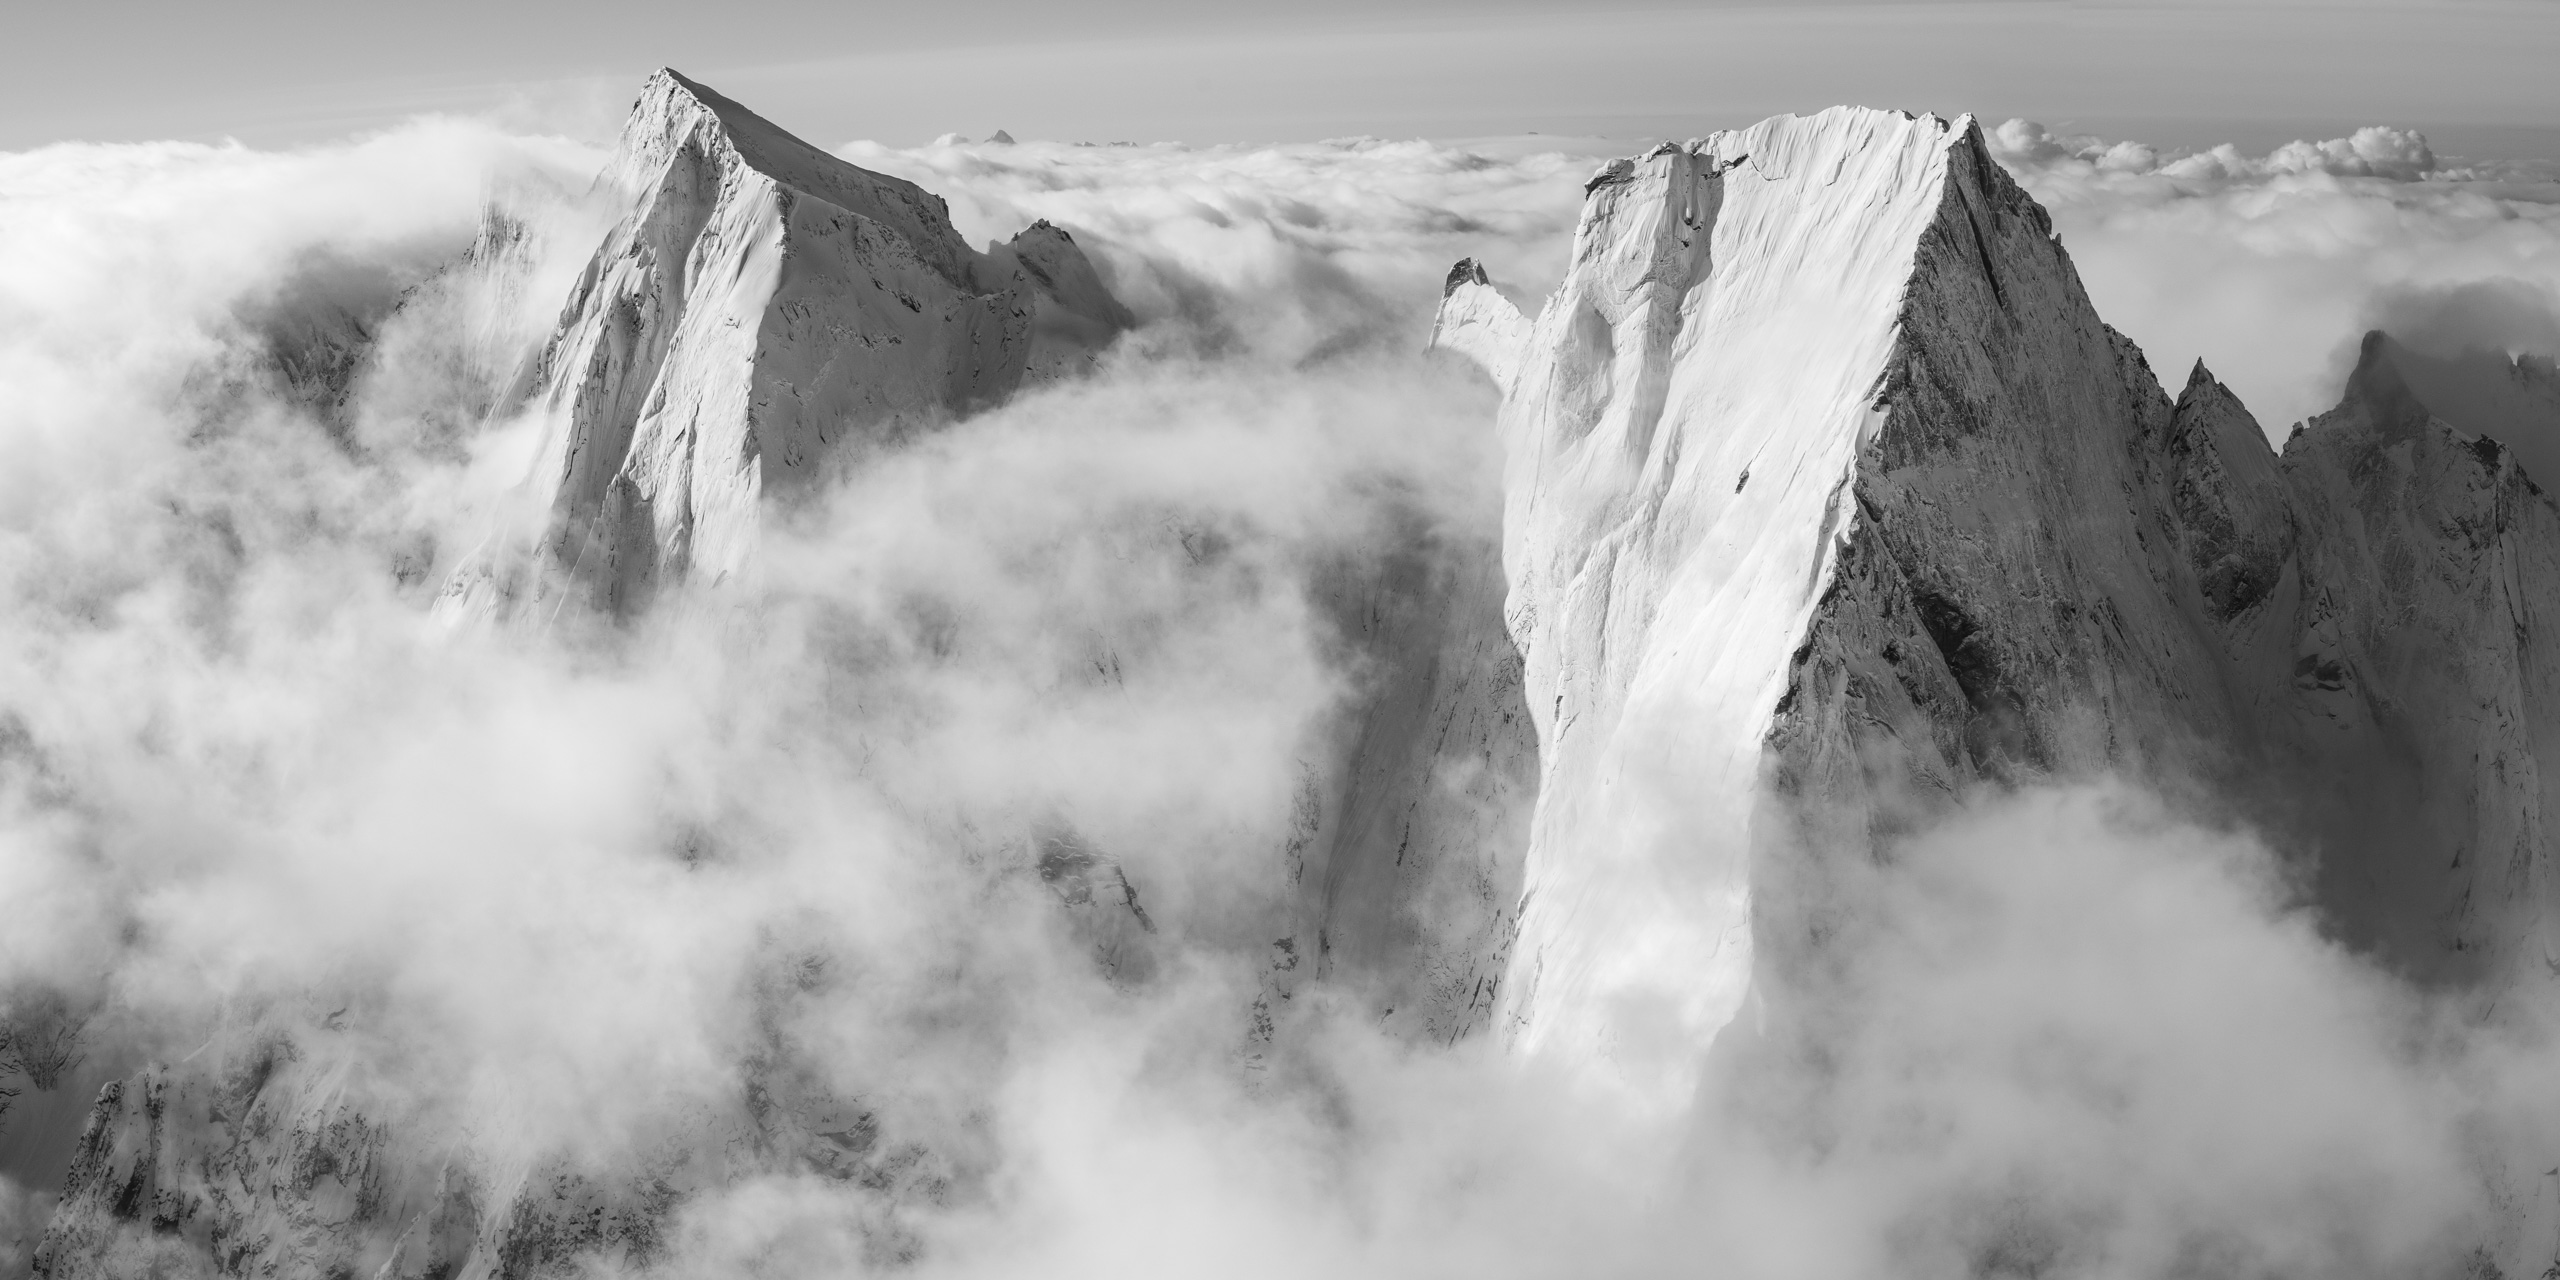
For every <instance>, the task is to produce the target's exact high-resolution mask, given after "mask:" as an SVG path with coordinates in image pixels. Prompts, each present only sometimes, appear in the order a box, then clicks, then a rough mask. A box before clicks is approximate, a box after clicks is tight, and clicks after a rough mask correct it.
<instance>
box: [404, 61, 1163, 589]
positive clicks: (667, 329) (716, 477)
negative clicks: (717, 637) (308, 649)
mask: <svg viewBox="0 0 2560 1280" xmlns="http://www.w3.org/2000/svg"><path fill="white" fill-rule="evenodd" d="M601 181H603V182H604V183H606V184H607V185H609V186H610V187H611V188H612V189H613V190H615V191H617V192H620V193H623V194H624V195H625V196H626V197H627V198H628V199H629V201H630V206H629V212H628V213H627V214H625V215H624V217H623V218H622V220H621V221H620V222H619V223H618V224H617V225H616V226H615V227H614V228H613V230H612V231H611V233H610V234H609V235H607V236H606V238H605V241H604V243H603V244H602V245H601V246H600V247H599V248H598V249H597V250H596V252H595V256H594V258H593V260H592V261H591V262H590V263H589V264H588V267H587V270H586V272H585V273H584V274H583V275H582V276H581V277H580V278H579V280H578V282H577V286H576V288H575V289H574V290H573V292H572V293H571V295H570V297H569V299H568V302H567V305H566V306H565V308H564V309H563V311H562V314H561V320H560V326H559V328H558V330H557V331H556V332H555V333H554V334H553V336H552V338H551V340H550V342H549V344H548V346H547V348H546V349H545V350H544V352H543V354H542V356H541V359H540V363H539V365H538V366H537V368H536V369H535V371H534V375H533V382H534V385H533V387H532V388H531V389H530V390H531V394H532V396H533V399H534V404H535V405H536V406H537V407H538V408H539V409H540V410H541V411H542V412H543V413H544V414H545V415H546V418H547V428H548V430H547V435H546V437H545V442H544V444H543V446H542V448H541V451H540V452H539V454H538V456H537V460H536V462H535V463H534V466H533V471H532V473H531V475H530V476H529V477H528V480H527V484H528V486H529V488H530V490H531V496H532V499H533V501H534V502H535V503H536V505H539V506H541V507H544V508H546V509H547V511H548V522H547V525H546V526H545V527H546V528H547V534H546V541H547V544H548V546H547V549H548V551H549V553H550V555H551V556H552V557H553V558H554V559H556V560H557V561H558V563H559V564H560V565H562V566H564V567H565V568H566V569H567V570H568V571H569V573H570V574H571V575H572V576H573V578H574V579H575V580H576V581H577V582H579V583H580V584H581V585H582V586H583V587H584V588H585V589H586V590H587V591H588V592H589V593H591V595H592V597H593V598H594V600H595V601H596V602H597V603H599V604H601V605H603V606H604V607H606V608H608V609H611V610H613V611H615V612H617V613H628V612H630V611H632V610H634V609H637V608H639V607H641V606H643V605H645V604H646V602H647V601H648V600H649V599H650V598H651V597H652V596H653V594H654V593H655V591H656V590H657V588H658V587H659V586H660V585H661V584H663V583H667V582H672V581H676V580H679V579H682V578H685V577H688V576H691V577H699V578H703V579H706V580H716V579H718V578H719V577H721V576H722V575H726V574H730V573H735V572H738V571H739V570H741V569H742V568H744V567H745V566H746V565H747V564H748V563H749V561H750V560H751V558H752V555H753V551H754V547H755V545H756V538H757V531H758V528H759V521H760V518H761V513H762V510H763V508H764V506H765V505H766V504H768V503H782V504H788V503H789V502H791V501H793V500H794V499H796V498H798V497H801V496H803V495H806V494H808V493H809V492H811V491H813V490H814V489H815V487H816V486H817V484H818V482H819V481H820V480H821V479H822V478H823V477H824V476H825V475H826V474H827V473H828V471H829V469H830V468H833V467H839V466H843V465H846V464H847V463H848V462H850V461H851V460H853V459H854V458H857V457H858V456H859V455H860V453H861V451H862V450H863V449H865V448H867V447H871V446H873V445H876V444H879V443H881V442H884V441H887V440H891V439H894V438H896V437H897V436H899V435H900V434H901V433H905V432H911V431H914V430H917V429H920V428H923V427H927V426H930V425H931V424H933V423H935V422H937V421H941V420H944V419H947V418H949V417H951V416H953V415H956V414H960V413H964V412H967V411H968V410H970V409H972V408H976V407H981V406H984V405H986V404H988V403H991V402H993V401H995V400H998V399H1001V398H1002V397H1004V396H1006V395H1008V394H1010V393H1011V392H1013V391H1014V390H1015V389H1016V388H1017V387H1019V386H1021V385H1022V384H1023V383H1024V381H1025V380H1026V379H1039V378H1044V377H1052V376H1056V375H1058V374H1060V373H1063V372H1068V371H1072V370H1076V369H1079V368H1081V367H1084V366H1085V365H1086V364H1088V363H1089V362H1090V360H1091V359H1092V357H1093V355H1094V354H1095V353H1096V352H1098V351H1099V350H1100V349H1101V348H1102V347H1103V346H1104V345H1106V344H1108V342H1109V341H1110V340H1111V338H1112V337H1113V336H1114V335H1115V334H1116V333H1118V332H1119V331H1120V330H1121V329H1122V328H1125V327H1126V326H1127V325H1128V324H1129V322H1130V320H1129V316H1128V313H1127V312H1126V311H1125V310H1124V309H1123V308H1122V307H1121V306H1120V305H1119V303H1118V302H1117V301H1115V300H1114V299H1113V298H1112V296H1111V294H1110V292H1109V291H1108V290H1107V289H1105V288H1104V287H1103V285H1102V283H1101V280H1100V278H1099V277H1098V276H1097V275H1096V274H1095V271H1094V268H1093V266H1092V264H1091V263H1090V262H1088V261H1087V260H1086V259H1085V257H1084V254H1083V252H1082V251H1081V250H1079V249H1078V248H1077V247H1076V246H1075V243H1074V242H1073V240H1072V239H1071V238H1070V237H1069V236H1068V235H1067V233H1066V232H1064V231H1062V230H1060V229H1058V228H1056V227H1054V226H1051V225H1049V224H1047V223H1040V224H1037V225H1035V226H1033V227H1031V228H1030V229H1029V230H1026V231H1024V232H1022V233H1021V234H1020V235H1018V236H1016V237H1014V238H1013V240H1012V241H1011V242H1009V243H1006V244H1001V245H991V246H990V247H989V249H988V251H987V252H986V253H983V254H982V253H978V252H976V251H974V250H972V249H971V248H970V247H969V246H968V244H967V243H966V242H964V241H963V240H962V239H961V238H960V235H959V233H958V232H957V231H955V230H953V228H952V225H951V218H950V212H949V210H948V208H947V207H946V206H945V204H944V203H943V201H942V199H941V198H940V197H938V196H935V195H932V194H930V193H928V192H926V191H925V190H923V189H922V188H920V187H917V186H916V185H914V184H913V183H909V182H905V181H902V180H900V179H896V178H891V177H887V176H885V175H882V174H876V173H872V172H869V171H867V170H864V169H860V168H856V167H855V166H853V165H850V164H847V163H845V162H844V161H841V160H838V159H836V158H835V157H833V156H830V155H828V154H826V153H825V152H823V151H820V150H818V149H817V148H815V147H812V146H810V145H808V144H807V143H805V142H802V141H800V140H799V139H798V138H795V137H792V136H791V135H790V134H788V133H785V132H783V131H782V130H781V129H779V128H777V127H775V126H774V125H773V124H771V123H770V122H768V121H766V120H764V119H763V118H761V117H759V116H757V115H756V114H755V113H753V112H751V111H748V110H747V109H746V108H744V107H741V106H739V105H738V104H737V103H734V102H731V101H730V100H728V99H727V98H724V97H721V96H720V95H719V94H717V93H714V92H712V91H711V90H709V89H706V88H704V87H703V86H701V85H699V84H696V83H694V82H693V81H690V80H687V79H686V78H684V77H683V76H681V75H678V74H677V73H676V72H674V71H672V70H662V71H660V72H658V73H657V74H656V75H654V76H652V77H651V78H650V80H649V82H648V84H647V86H646V87H645V88H644V89H643V90H642V92H641V95H640V99H639V101H638V103H636V104H635V105H634V106H633V107H632V111H631V116H630V119H629V120H628V121H627V122H626V123H625V125H624V126H623V131H622V138H621V142H620V145H619V147H618V148H617V150H616V152H615V154H614V157H613V160H612V162H611V164H610V166H609V167H608V169H607V171H606V173H605V175H604V177H603V178H602V179H601ZM511 550H512V549H511V548H506V547H503V546H500V547H495V548H493V549H492V551H491V553H490V554H489V555H484V556H483V557H481V558H479V559H476V560H475V561H474V562H473V563H471V564H469V565H467V566H466V567H465V568H464V570H463V572H462V573H460V574H459V575H457V577H456V579H455V581H454V583H453V584H452V587H451V588H450V593H451V596H452V598H453V600H454V602H455V603H457V604H459V605H461V606H463V607H464V608H465V609H466V610H475V611H476V610H478V609H484V608H487V607H490V606H491V605H493V604H494V603H495V597H497V596H499V595H501V594H503V593H506V592H509V591H513V590H515V589H517V584H516V583H514V582H513V581H512V580H511V577H510V571H511V570H513V569H515V568H516V567H518V566H515V565H514V564H512V563H510V561H509V560H508V552H509V551H511Z"/></svg>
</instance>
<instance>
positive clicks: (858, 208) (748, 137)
mask: <svg viewBox="0 0 2560 1280" xmlns="http://www.w3.org/2000/svg"><path fill="white" fill-rule="evenodd" d="M689 147H690V148H693V149H696V150H698V151H700V152H701V153H702V154H703V155H704V156H705V157H706V158H708V159H710V160H711V161H713V162H714V163H715V164H721V165H726V164H732V163H734V164H737V165H741V166H743V167H745V168H748V169H752V170H754V171H755V172H757V173H760V174H763V175H764V176H765V177H767V178H770V179H772V180H773V182H774V183H775V184H777V185H779V186H782V187H784V188H787V189H789V190H792V191H795V192H798V193H799V194H801V195H804V196H813V197H815V198H817V199H820V200H824V201H826V202H827V203H829V204H832V205H835V206H836V207H838V208H840V209H844V210H846V211H847V212H850V213H856V214H860V215H862V216H864V217H866V218H870V219H872V220H873V221H875V222H879V223H882V224H884V225H886V226H888V227H889V228H891V229H892V230H894V231H896V232H897V233H898V234H899V235H900V236H902V237H903V238H904V239H905V240H906V241H907V242H908V244H909V245H911V246H912V247H913V248H914V249H915V250H916V251H917V253H918V254H919V255H920V256H922V257H924V258H925V259H926V260H927V261H929V262H933V263H935V264H936V266H937V267H938V268H940V269H942V271H943V273H944V274H945V275H946V276H947V277H949V278H951V279H952V280H953V281H955V282H958V281H961V280H963V279H965V278H966V275H967V272H966V269H965V258H966V254H967V246H966V245H965V244H964V243H963V242H962V241H961V240H960V238H959V236H958V233H957V232H955V231H954V230H953V229H952V226H951V212H950V207H949V206H948V205H946V204H944V203H943V200H942V198H941V197H940V196H937V195H934V194H933V193H931V192H929V191H926V190H925V189H924V188H922V187H919V186H917V185H916V184H914V183H912V182H908V181H906V180H905V179H903V178H893V177H890V176H889V175H887V174H884V173H874V172H872V171H871V170H868V169H865V168H862V167H861V166H859V165H856V164H852V163H849V162H847V161H844V160H840V159H838V158H836V157H835V156H832V155H829V154H827V153H826V152H825V151H822V150H820V149H819V148H817V147H814V146H812V145H810V144H809V143H807V142H805V141H802V140H801V139H800V138H798V137H797V136H794V135H793V134H792V133H790V132H789V131H788V130H785V129H784V128H782V126H780V125H777V124H775V123H773V122H772V121H770V120H767V119H765V118H764V117H763V116H760V115H757V114H756V113H755V112H753V111H750V110H748V109H747V108H746V107H744V106H742V105H740V104H739V103H738V102H736V101H735V100H733V99H731V98H728V97H726V96H724V95H722V94H721V93H719V92H718V91H717V90H714V89H712V88H711V87H710V86H708V85H705V84H703V83H701V82H700V81H697V80H694V79H691V78H689V77H687V76H686V75H684V74H683V73H682V72H679V71H677V70H676V69H675V68H673V67H661V68H659V69H658V70H657V72H656V73H654V74H652V75H651V76H650V77H649V79H648V82H647V83H646V84H644V85H642V86H641V90H640V97H639V100H638V101H636V102H634V103H633V104H632V107H631V115H630V117H629V118H628V119H627V120H625V121H624V123H623V126H622V137H621V140H620V142H619V144H618V145H617V147H616V149H615V156H614V161H613V165H612V167H611V169H610V170H609V172H610V173H611V174H612V175H613V178H614V180H615V181H616V182H618V183H619V184H620V185H621V186H622V187H623V188H624V189H625V190H628V191H637V190H641V189H644V188H646V187H648V186H650V185H653V184H655V183H656V182H657V181H658V180H659V179H660V177H661V176H662V175H663V174H664V173H665V172H666V170H667V166H668V165H669V164H670V163H671V162H672V161H674V160H675V158H676V157H677V156H678V155H680V154H682V153H683V152H684V151H686V150H687V149H688V148H689Z"/></svg>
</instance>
